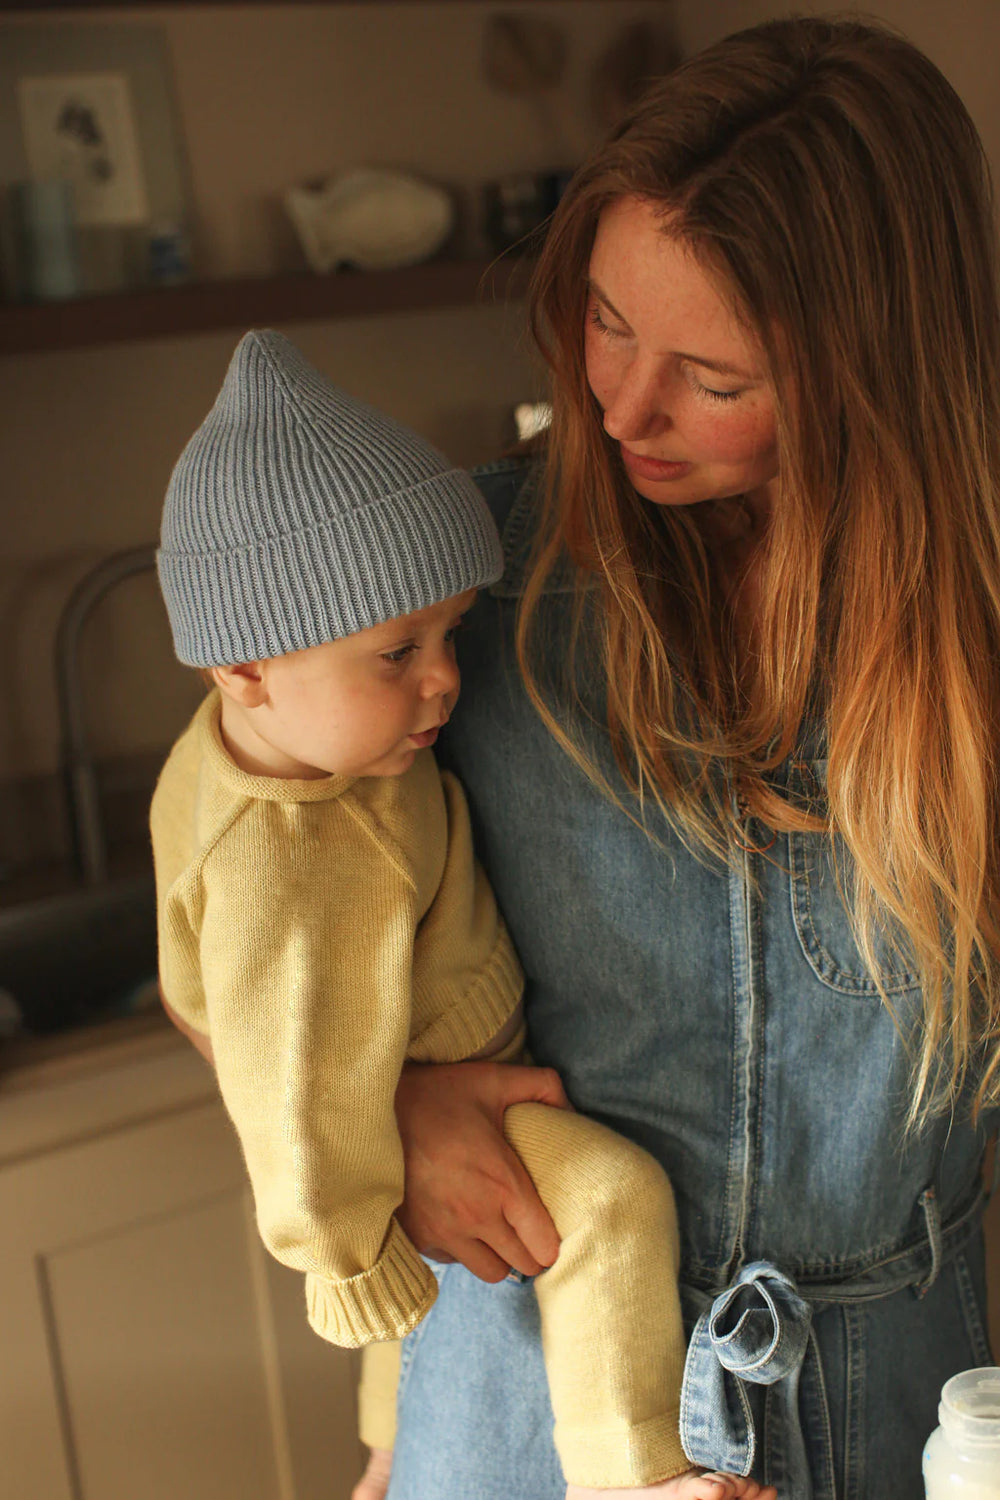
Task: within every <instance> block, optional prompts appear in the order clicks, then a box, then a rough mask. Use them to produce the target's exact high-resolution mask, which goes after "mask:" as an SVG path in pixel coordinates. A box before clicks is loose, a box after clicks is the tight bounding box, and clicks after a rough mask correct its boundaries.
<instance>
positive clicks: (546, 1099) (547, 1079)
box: [493, 1063, 573, 1111]
mask: <svg viewBox="0 0 1000 1500" xmlns="http://www.w3.org/2000/svg"><path fill="white" fill-rule="evenodd" d="M493 1072H494V1074H495V1075H496V1076H495V1078H494V1080H493V1084H494V1087H495V1089H496V1099H497V1104H498V1105H499V1107H500V1109H501V1111H503V1110H507V1109H509V1108H510V1106H511V1105H512V1104H551V1105H553V1106H554V1107H555V1108H556V1109H572V1107H573V1106H572V1105H571V1104H570V1102H569V1100H568V1099H567V1097H566V1090H565V1089H564V1088H563V1086H562V1079H561V1078H560V1077H559V1074H558V1073H557V1072H556V1070H555V1068H527V1067H521V1066H520V1065H518V1064H516V1063H499V1064H494V1065H493Z"/></svg>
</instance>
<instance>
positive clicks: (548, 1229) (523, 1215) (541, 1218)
mask: <svg viewBox="0 0 1000 1500" xmlns="http://www.w3.org/2000/svg"><path fill="white" fill-rule="evenodd" d="M509 1149H510V1148H509V1147H508V1150H509ZM510 1155H511V1161H510V1164H509V1165H510V1174H511V1187H510V1190H509V1192H508V1193H507V1195H506V1197H505V1198H504V1204H503V1213H504V1219H505V1220H506V1222H507V1223H508V1224H509V1225H510V1227H511V1229H512V1230H513V1232H514V1235H515V1236H516V1239H517V1242H518V1244H519V1245H521V1246H523V1250H524V1253H525V1255H526V1256H527V1257H529V1258H530V1259H531V1261H532V1269H531V1270H529V1269H528V1268H527V1267H526V1266H524V1265H520V1264H519V1263H517V1262H516V1261H511V1265H513V1266H515V1267H516V1269H517V1270H518V1271H523V1272H524V1274H525V1275H526V1276H537V1275H538V1273H539V1272H540V1271H543V1270H545V1268H546V1267H547V1266H551V1265H554V1264H555V1262H556V1258H557V1257H558V1255H559V1235H558V1234H557V1233H556V1226H555V1225H554V1224H553V1222H552V1217H551V1215H550V1213H549V1211H548V1209H547V1208H546V1207H545V1204H544V1203H543V1202H542V1200H541V1198H539V1196H538V1191H537V1189H536V1187H535V1184H534V1183H533V1182H532V1180H531V1178H530V1177H529V1176H528V1174H527V1172H526V1171H525V1169H524V1166H523V1165H522V1163H521V1159H520V1157H519V1156H518V1155H517V1153H516V1152H514V1151H511V1153H510Z"/></svg>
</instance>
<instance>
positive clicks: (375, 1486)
mask: <svg viewBox="0 0 1000 1500" xmlns="http://www.w3.org/2000/svg"><path fill="white" fill-rule="evenodd" d="M391 1473H392V1449H391V1448H372V1449H371V1451H370V1453H369V1454H368V1467H367V1468H366V1469H365V1472H364V1473H363V1474H362V1476H361V1478H360V1479H359V1480H358V1482H357V1484H356V1485H355V1486H354V1488H353V1490H352V1491H351V1500H383V1496H384V1495H385V1492H386V1490H387V1489H388V1488H389V1475H390V1474H391Z"/></svg>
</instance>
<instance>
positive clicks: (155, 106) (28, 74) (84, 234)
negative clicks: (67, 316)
mask: <svg viewBox="0 0 1000 1500" xmlns="http://www.w3.org/2000/svg"><path fill="white" fill-rule="evenodd" d="M54 178H58V179H61V180H63V181H68V182H69V183H70V184H71V185H72V198H73V205H74V216H75V222H76V226H77V233H78V239H79V245H80V258H81V263H82V264H81V269H82V273H83V276H82V280H83V289H84V290H87V291H103V290H110V289H112V288H114V287H115V286H121V285H129V284H135V283H137V282H141V281H143V280H144V279H145V270H146V267H145V263H144V253H145V250H146V247H147V245H148V239H149V231H150V229H151V228H152V227H154V226H164V225H165V226H174V227H176V228H177V230H178V231H181V232H183V230H184V229H185V228H186V227H187V226H188V225H189V221H190V203H189V191H188V178H187V171H186V161H185V155H184V150H183V144H182V137H181V132H180V129H179V126H178V119H177V111H176V107H175V103H174V97H173V87H172V79H171V70H170V55H169V50H168V47H167V43H166V38H165V36H164V34H163V31H162V30H161V29H160V28H159V27H156V26H150V25H147V24H134V25H133V24H129V23H124V22H118V23H115V24H113V25H105V24H103V23H94V24H88V23H82V22H77V21H66V20H64V19H63V18H62V17H54V18H52V19H51V20H46V21H37V20H34V19H32V20H31V21H21V20H13V19H10V20H6V21H0V188H6V187H8V186H9V185H10V184H12V183H16V182H24V181H35V182H44V181H50V180H52V179H54Z"/></svg>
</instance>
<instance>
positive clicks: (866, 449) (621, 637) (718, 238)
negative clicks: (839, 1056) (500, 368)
mask: <svg viewBox="0 0 1000 1500" xmlns="http://www.w3.org/2000/svg"><path fill="white" fill-rule="evenodd" d="M624 196H639V197H641V198H642V199H644V200H646V201H648V202H649V203H650V204H651V205H653V206H654V207H657V208H662V210H663V222H664V233H665V234H674V235H679V236H680V237H681V238H682V240H683V242H684V243H685V244H686V245H688V246H689V247H690V248H691V249H692V250H693V251H694V253H695V254H696V255H697V256H698V257H699V258H700V259H701V262H702V264H703V265H704V266H705V268H706V269H707V270H708V271H709V272H710V274H713V275H715V276H716V277H717V280H718V284H719V285H720V287H721V288H723V289H724V290H725V291H727V292H728V294H729V295H730V296H731V298H732V301H733V304H734V306H735V308H736V309H737V311H738V315H739V316H740V317H741V318H742V319H743V320H744V322H745V325H746V326H747V328H748V330H749V331H750V332H751V334H752V336H753V337H754V338H755V339H756V340H757V341H758V342H759V344H760V346H761V348H762V349H763V351H764V353H765V355H766V357H767V360H768V363H769V368H770V370H771V372H772V377H773V378H772V383H773V386H774V390H775V400H776V405H777V414H778V440H779V453H780V474H779V500H778V502H777V503H776V504H775V506H774V509H773V515H772V516H771V517H770V519H769V521H768V523H767V528H766V533H765V535H764V537H763V540H762V541H761V543H760V549H759V555H758V558H757V564H756V566H757V567H758V569H759V572H758V578H759V598H760V603H759V606H757V608H756V618H755V627H754V635H753V642H754V644H753V649H752V650H751V651H750V652H743V653H742V656H741V653H740V652H739V651H738V650H737V648H736V634H735V630H734V627H733V620H732V612H731V610H730V608H729V605H728V604H727V601H726V598H725V593H724V589H723V585H722V581H721V578H720V577H719V574H718V569H717V567H716V562H715V558H714V556H713V548H712V545H711V542H710V541H709V540H708V539H707V533H706V532H705V530H704V528H703V526H702V523H701V519H700V514H701V511H702V510H703V509H704V508H702V507H692V508H681V507H667V506H654V505H652V504H650V503H649V502H647V501H645V500H643V499H642V498H640V497H639V496H638V495H637V494H636V493H635V491H634V490H633V488H632V487H631V485H630V484H629V483H628V480H627V477H626V474H625V471H624V468H623V466H622V463H621V459H620V455H619V454H618V452H617V450H616V445H615V444H614V443H613V442H611V441H610V440H609V439H608V437H607V435H606V434H605V432H604V430H603V426H602V418H601V412H600V409H599V407H598V405H597V403H596V401H595V399H594V397H593V395H592V394H591V392H590V390H589V388H588V386H587V381H586V373H585V367H584V354H583V331H584V319H585V307H586V297H587V291H586V279H587V267H588V261H589V256H590V252H591V247H592V245H593V240H594V233H595V229H596V225H597V221H598V218H599V216H600V213H601V211H602V209H604V208H605V207H606V206H607V205H609V204H610V203H612V202H614V201H616V200H618V199H620V198H622V197H624ZM994 239H995V230H994V220H993V214H992V207H991V199H990V190H989V177H988V170H987V167H986V163H985V160H984V156H983V151H982V147H981V144H980V141H979V138H978V136H977V134H976V131H975V128H974V126H973V125H972V122H971V121H970V119H969V117H968V114H967V112H966V110H965V108H964V107H963V105H962V104H961V102H960V100H959V99H958V97H957V95H956V94H955V92H954V91H953V90H952V88H951V87H950V85H949V84H948V83H947V82H946V80H945V79H944V78H943V77H942V75H941V74H940V73H939V72H938V71H937V69H936V68H935V67H934V66H933V65H932V64H931V63H930V62H929V61H928V59H927V58H925V57H924V56H923V55H922V54H921V53H919V52H918V51H917V50H916V49H915V48H913V47H912V46H911V45H910V44H909V43H907V42H906V41H904V40H902V39H901V38H899V37H898V36H896V35H894V34H892V33H891V32H889V31H886V30H883V29H881V28H879V27H873V26H870V25H867V24H862V23H860V22H856V21H831V20H828V19H795V20H787V21H776V22H772V23H769V24H767V25H764V26H760V27H756V28H754V29H752V30H750V31H746V32H743V33H741V34H739V35H737V36H733V37H730V38H728V39H727V40H725V41H723V42H720V43H718V44H717V45H716V46H714V47H711V48H709V49H708V50H707V51H705V52H703V53H701V54H700V55H698V56H697V57H695V58H693V59H692V60H691V61H689V62H687V63H686V64H684V65H683V66H681V67H680V68H678V69H677V71H676V72H674V73H672V74H671V75H669V76H668V77H667V78H665V79H663V80H661V81H660V82H659V83H657V84H656V85H655V86H654V87H653V88H652V90H651V91H650V92H649V93H648V94H647V95H646V96H645V98H644V100H643V101H642V102H641V103H640V104H639V105H638V106H637V108H636V109H635V110H634V111H633V113H632V114H631V116H630V117H629V118H628V119H627V120H625V122H624V123H623V124H622V125H621V126H620V128H619V129H618V130H617V131H616V133H615V134H614V136H613V137H612V139H611V140H610V141H609V142H608V144H607V145H606V146H605V147H604V148H603V149H602V150H600V151H599V152H598V153H597V155H596V156H595V157H594V158H593V159H592V160H591V161H590V163H589V164H588V165H586V166H585V167H584V168H582V169H581V171H580V172H579V173H578V174H577V176H576V177H575V179H574V181H573V182H572V184H571V186H570V188H569V190H568V192H567V194H566V196H565V197H564V199H563V201H562V203H561V204H560V206H559V208H558V210H557V212H556V214H555V216H554V219H553V221H552V225H551V228H550V232H549V234H548V237H547V240H546V244H545V247H544V250H543V253H542V256H541V260H540V263H539V265H538V267H537V273H536V276H535V279H534V285H533V291H532V324H533V329H534V333H535V337H536V339H537V340H538V343H539V345H540V347H541V349H542V351H543V353H544V355H545V357H546V359H547V361H548V364H549V366H550V369H551V373H552V377H553V379H552V387H553V405H554V420H553V426H552V433H551V438H550V442H549V448H548V458H547V473H548V484H547V495H548V499H547V506H546V520H545V524H544V526H543V528H542V533H541V538H540V541H539V544H538V546H537V547H536V553H535V558H534V563H533V567H532V571H531V575H530V578H529V581H528V585H527V588H526V592H525V595H524V598H523V601H522V606H521V613H520V622H519V651H520V658H521V665H522V670H523V671H524V673H525V677H526V680H527V682H528V685H529V689H530V690H531V691H532V693H533V695H534V697H535V701H536V703H537V705H538V707H539V708H540V710H541V711H542V713H543V715H544V716H545V717H546V720H547V722H548V723H549V726H550V728H551V729H552V730H553V732H554V733H556V734H557V735H558V736H559V737H560V738H561V739H562V740H563V743H564V744H565V745H566V747H567V748H568V749H569V750H570V751H571V752H572V753H573V754H575V755H576V756H577V757H578V758H582V759H583V761H584V763H585V764H586V765H587V766H588V769H590V770H591V772H592V773H593V774H595V775H596V774H597V773H596V771H595V768H594V765H593V763H592V761H591V760H590V759H589V758H588V757H587V755H586V752H585V751H584V750H583V749H581V745H580V742H579V741H578V739H577V737H576V736H575V735H574V734H573V733H572V731H570V730H568V729H567V727H566V725H567V721H566V717H565V715H564V713H563V711H562V709H561V708H560V706H559V705H556V704H553V703H552V702H551V699H550V693H549V691H548V689H547V688H543V687H542V686H541V685H540V683H539V681H538V678H537V675H536V668H535V666H534V658H535V655H536V653H535V651H534V650H533V644H534V641H535V630H536V626H537V624H538V620H539V604H540V599H541V595H542V592H543V591H544V588H545V583H546V580H547V579H548V578H549V576H550V575H551V572H552V569H553V568H554V567H555V566H556V565H557V562H558V559H559V557H560V555H561V554H563V553H564V552H567V551H568V553H569V555H570V557H571V558H572V559H573V561H574V562H575V563H576V565H577V571H578V578H579V579H580V580H581V586H582V584H585V583H587V582H590V583H593V581H594V580H595V579H596V581H597V582H598V583H599V585H600V587H601V591H602V598H603V607H602V608H601V610H600V611H599V613H600V618H601V622H602V629H603V650H604V657H605V661H604V666H605V669H606V676H607V716H608V723H609V727H610V731H611V736H612V743H613V745H614V747H615V752H616V756H617V759H618V762H619V765H620V767H621V769H622V770H623V772H624V774H625V776H626V779H627V781H628V782H629V784H630V785H631V787H632V788H633V790H634V791H636V792H637V793H638V794H639V795H640V797H650V796H651V797H652V798H654V799H655V800H656V801H657V802H658V803H659V804H660V807H661V809H662V810H663V811H664V812H665V813H666V815H667V816H668V818H670V820H671V821H672V823H673V825H674V826H675V828H677V829H678V830H679V831H680V832H681V834H682V836H684V837H685V838H687V839H688V840H689V841H690V842H691V843H692V844H693V845H694V846H695V847H701V848H703V849H705V850H716V851H725V850H726V849H728V848H731V846H732V834H733V833H734V831H735V828H734V825H735V823H736V821H737V820H738V818H740V817H741V816H743V815H744V814H745V813H746V811H747V810H750V811H751V812H753V813H754V814H756V815H757V816H758V817H760V818H761V819H763V820H764V821H766V822H767V823H768V824H769V825H770V826H772V827H774V828H779V829H781V828H790V827H802V826H809V825H810V818H809V815H808V813H807V812H805V811H803V810H802V809H801V808H796V807H795V806H793V805H792V803H791V802H790V801H788V800H787V799H786V798H785V797H784V796H783V795H782V794H781V793H780V792H779V791H777V790H775V788H774V785H773V783H772V782H771V780H770V778H769V773H770V772H773V771H774V770H775V768H776V767H777V766H778V765H779V764H780V763H781V762H782V761H783V760H784V759H785V758H786V757H787V756H789V755H790V754H792V753H793V752H794V751H795V750H796V747H797V745H798V744H799V742H800V735H801V731H802V728H803V725H804V723H805V722H806V721H807V720H808V719H810V718H811V716H813V715H816V716H817V717H818V718H819V719H820V720H821V722H822V726H823V729H824V732H825V738H826V744H827V752H826V753H827V757H828V764H827V794H828V813H824V815H823V820H822V823H821V824H820V825H819V826H822V827H823V828H824V829H826V830H828V831H829V832H830V833H831V834H835V835H837V836H838V838H839V839H842V840H843V844H844V845H845V846H846V848H847V850H848V851H849V853H850V855H851V856H852V867H853V875H852V877H851V881H850V887H851V888H850V889H849V890H848V891H847V892H846V895H847V898H848V901H849V905H850V906H851V909H852V911H853V914H854V921H855V927H856V931H857V935H858V941H859V944H860V946H861V950H862V953H863V955H864V957H865V959H866V961H867V963H868V965H869V967H870V968H871V970H872V972H873V973H874V974H876V975H877V964H876V960H875V952H874V947H875V945H874V935H875V933H876V931H884V930H889V931H892V930H893V929H895V930H897V931H898V932H899V934H900V938H899V943H900V944H901V946H902V947H903V949H904V950H905V952H906V955H907V958H908V960H910V961H911V962H913V963H915V964H916V967H917V969H918V971H919V973H920V975H921V979H922V983H923V994H924V1015H923V1026H922V1028H921V1035H920V1039H919V1046H918V1047H917V1052H916V1072H915V1087H914V1093H913V1108H912V1111H911V1120H916V1119H918V1118H919V1117H921V1116H922V1115H923V1114H924V1113H926V1111H928V1110H929V1109H932V1108H936V1107H940V1106H944V1105H947V1104H949V1103H951V1102H954V1100H955V1099H956V1097H957V1095H958V1093H959V1092H960V1090H962V1089H963V1087H964V1086H965V1085H966V1084H967V1083H968V1082H969V1081H970V1079H974V1080H975V1084H976V1095H975V1098H976V1108H977V1109H978V1107H979V1106H981V1105H982V1104H983V1103H984V1102H991V1101H995V1100H996V1099H998V1098H1000V1051H998V1043H1000V982H998V954H1000V827H998V823H1000V817H998V778H997V766H996V763H995V760H996V747H997V736H998V732H1000V468H998V452H997V445H998V435H1000V317H998V302H997V275H996V263H995V244H994ZM669 295H670V288H669V287H664V296H665V297H668V296H669ZM720 767H721V768H722V771H723V772H724V773H725V774H723V775H721V776H720V774H719V772H720ZM737 794H738V804H739V809H740V810H739V812H737V811H736V807H737ZM812 826H817V824H816V823H815V822H813V823H812ZM834 847H837V845H836V844H835V845H834ZM884 998H886V1000H887V997H884ZM887 1003H888V1000H887Z"/></svg>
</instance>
